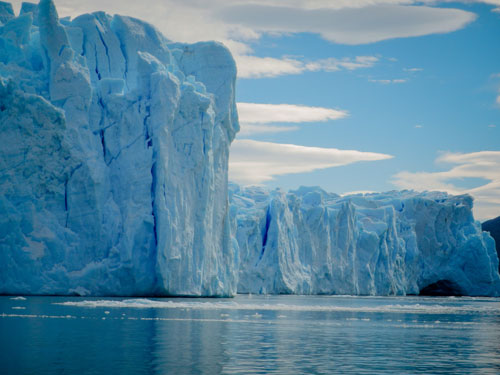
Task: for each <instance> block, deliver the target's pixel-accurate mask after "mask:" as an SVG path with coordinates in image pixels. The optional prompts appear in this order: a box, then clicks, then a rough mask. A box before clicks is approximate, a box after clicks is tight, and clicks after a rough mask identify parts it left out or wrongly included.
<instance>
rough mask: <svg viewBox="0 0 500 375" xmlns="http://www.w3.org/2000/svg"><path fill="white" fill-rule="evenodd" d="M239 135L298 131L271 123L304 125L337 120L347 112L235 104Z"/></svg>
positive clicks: (292, 127) (319, 108)
mask: <svg viewBox="0 0 500 375" xmlns="http://www.w3.org/2000/svg"><path fill="white" fill-rule="evenodd" d="M237 107H238V116H239V120H240V125H241V131H240V135H248V134H256V133H278V132H285V131H292V130H296V129H298V127H297V126H275V125H269V124H272V123H292V124H298V123H306V122H321V121H328V120H338V119H341V118H344V117H346V116H348V112H347V111H342V110H338V109H331V108H323V107H308V106H304V105H294V104H263V103H237Z"/></svg>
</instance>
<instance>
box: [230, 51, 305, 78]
mask: <svg viewBox="0 0 500 375" xmlns="http://www.w3.org/2000/svg"><path fill="white" fill-rule="evenodd" d="M234 57H235V60H236V65H237V67H238V77H239V78H268V77H277V76H281V75H285V74H300V73H302V72H303V71H304V63H303V62H301V61H298V60H294V59H289V58H282V59H276V58H273V57H257V56H250V55H235V56H234Z"/></svg>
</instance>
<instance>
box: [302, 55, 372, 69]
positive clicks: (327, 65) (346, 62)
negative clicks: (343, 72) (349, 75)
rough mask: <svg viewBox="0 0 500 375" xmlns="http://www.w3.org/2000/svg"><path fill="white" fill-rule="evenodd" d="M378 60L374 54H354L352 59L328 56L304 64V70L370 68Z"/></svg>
mask: <svg viewBox="0 0 500 375" xmlns="http://www.w3.org/2000/svg"><path fill="white" fill-rule="evenodd" d="M377 61H378V58H377V57H375V56H356V57H355V58H354V59H349V58H343V59H336V58H328V59H322V60H317V61H313V62H310V63H307V64H306V65H305V69H306V70H311V71H318V70H324V71H326V72H334V71H338V70H340V69H347V70H354V69H360V68H371V67H372V66H373V65H375V63H376V62H377Z"/></svg>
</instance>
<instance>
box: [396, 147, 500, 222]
mask: <svg viewBox="0 0 500 375" xmlns="http://www.w3.org/2000/svg"><path fill="white" fill-rule="evenodd" d="M436 161H437V162H438V163H448V164H454V165H455V166H454V167H452V168H451V169H449V170H447V171H444V172H407V171H405V172H400V173H398V174H396V175H395V176H394V180H393V183H394V185H396V186H397V187H398V188H401V189H414V190H442V191H447V192H449V193H451V194H465V193H467V194H470V195H472V196H473V197H474V198H475V208H474V212H475V216H476V218H477V219H480V220H483V219H488V218H492V217H496V216H498V215H499V213H500V151H480V152H473V153H468V154H462V153H445V154H443V155H442V156H440V157H439V158H438V159H437V160H436ZM467 178H476V179H484V180H487V182H485V183H484V184H482V185H481V186H478V187H475V188H462V187H459V186H457V185H456V184H454V183H453V181H454V180H456V179H467Z"/></svg>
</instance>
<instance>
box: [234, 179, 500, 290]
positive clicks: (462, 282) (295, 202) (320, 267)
mask: <svg viewBox="0 0 500 375" xmlns="http://www.w3.org/2000/svg"><path fill="white" fill-rule="evenodd" d="M230 196H231V204H232V208H231V211H232V220H233V228H234V229H233V230H234V232H235V235H236V240H237V242H238V246H239V259H240V260H239V261H240V266H239V283H238V292H240V293H272V294H275V293H281V294H354V295H393V294H396V295H404V294H419V293H420V292H421V291H423V292H424V293H426V294H433V293H444V294H456V295H461V294H462V295H487V296H498V295H500V276H499V274H498V257H497V254H496V251H495V243H494V241H493V239H492V238H491V237H490V236H489V234H487V233H484V232H482V231H481V225H480V223H479V222H475V221H474V219H473V216H472V211H471V209H472V198H471V197H470V196H468V195H462V196H449V195H447V194H445V193H438V192H431V193H415V192H411V191H401V192H389V193H381V194H369V195H365V196H362V195H351V196H345V197H341V196H338V195H336V194H329V193H327V192H325V191H323V190H321V189H320V188H305V187H302V188H300V189H298V190H296V191H291V192H289V193H286V192H283V191H281V190H275V191H267V190H265V189H262V188H258V187H249V188H240V187H238V186H237V185H231V187H230ZM443 289H444V290H443Z"/></svg>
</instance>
